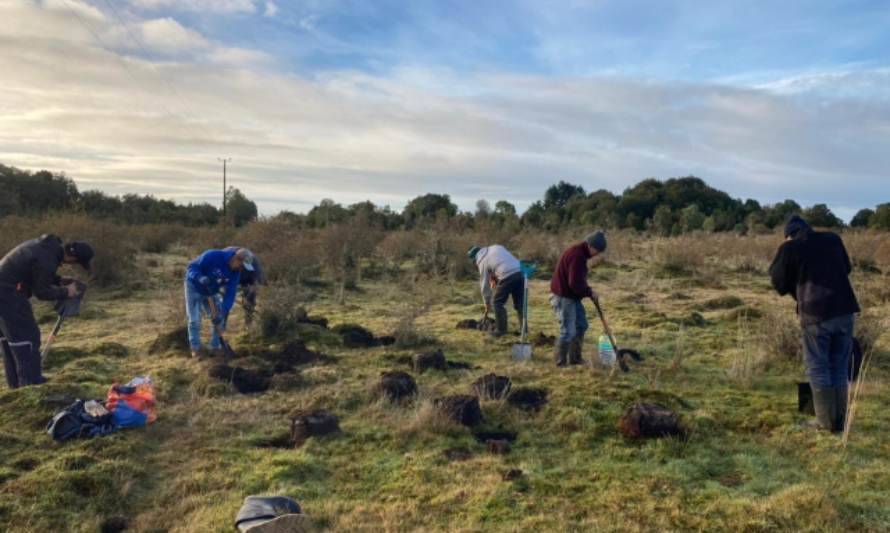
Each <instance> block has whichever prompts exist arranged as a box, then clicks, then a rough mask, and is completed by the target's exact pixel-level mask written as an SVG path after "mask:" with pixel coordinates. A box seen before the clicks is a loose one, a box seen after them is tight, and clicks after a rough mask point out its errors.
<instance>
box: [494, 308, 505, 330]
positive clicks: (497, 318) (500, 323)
mask: <svg viewBox="0 0 890 533" xmlns="http://www.w3.org/2000/svg"><path fill="white" fill-rule="evenodd" d="M494 323H495V329H494V331H492V332H491V336H492V337H502V336H504V335H506V334H507V308H506V307H495V308H494Z"/></svg>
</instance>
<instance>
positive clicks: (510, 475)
mask: <svg viewBox="0 0 890 533" xmlns="http://www.w3.org/2000/svg"><path fill="white" fill-rule="evenodd" d="M523 475H524V474H523V472H522V470H520V469H518V468H511V469H510V470H507V471H506V472H504V475H503V476H501V479H503V480H504V481H516V480H517V479H520V478H522V476H523Z"/></svg>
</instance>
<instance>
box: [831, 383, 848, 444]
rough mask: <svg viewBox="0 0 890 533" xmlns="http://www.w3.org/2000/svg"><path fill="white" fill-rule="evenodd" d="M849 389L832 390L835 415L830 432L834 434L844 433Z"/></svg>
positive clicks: (837, 388)
mask: <svg viewBox="0 0 890 533" xmlns="http://www.w3.org/2000/svg"><path fill="white" fill-rule="evenodd" d="M848 392H849V389H848V388H847V387H836V388H835V389H834V397H835V414H834V424H833V425H832V428H831V431H833V432H835V433H840V432H842V431H844V426H845V424H846V422H847V393H848Z"/></svg>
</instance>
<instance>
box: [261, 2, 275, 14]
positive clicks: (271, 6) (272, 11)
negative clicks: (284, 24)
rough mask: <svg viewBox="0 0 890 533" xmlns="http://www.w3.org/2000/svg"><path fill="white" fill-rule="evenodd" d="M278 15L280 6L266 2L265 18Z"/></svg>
mask: <svg viewBox="0 0 890 533" xmlns="http://www.w3.org/2000/svg"><path fill="white" fill-rule="evenodd" d="M277 14H278V6H277V5H275V2H266V10H265V11H264V12H263V16H266V17H270V18H272V17H274V16H275V15H277Z"/></svg>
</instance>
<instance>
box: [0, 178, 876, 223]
mask: <svg viewBox="0 0 890 533" xmlns="http://www.w3.org/2000/svg"><path fill="white" fill-rule="evenodd" d="M0 190H2V191H3V194H2V195H0V217H2V216H5V215H10V214H18V215H32V214H41V213H46V212H50V211H75V212H82V213H85V214H88V215H90V216H95V217H98V218H104V219H109V220H114V221H118V222H123V223H128V224H153V223H180V224H183V225H186V226H208V225H216V224H219V223H220V222H222V221H223V215H222V212H221V210H220V209H218V208H217V207H215V206H213V205H210V204H207V203H200V204H191V203H190V204H186V205H182V204H177V203H175V202H172V201H170V200H160V199H157V198H154V197H152V196H140V195H134V194H128V195H124V196H120V197H118V196H109V195H107V194H105V193H102V192H100V191H94V190H91V191H85V192H79V191H78V189H77V186H76V185H75V183H74V181H72V180H71V179H70V178H68V177H66V176H65V175H64V174H53V173H50V172H48V171H45V170H42V171H39V172H36V173H31V172H27V171H23V170H19V169H16V168H14V167H8V166H4V165H0ZM226 205H227V209H226V219H227V220H226V221H227V222H229V223H232V224H234V225H236V226H241V225H243V224H246V223H247V222H250V221H252V220H255V219H256V218H257V207H256V204H255V203H254V202H253V201H251V200H249V199H248V198H247V197H246V196H244V194H243V193H241V191H239V190H238V189H235V188H230V189H229V191H228V193H227V196H226ZM792 214H801V215H802V216H804V217H805V218H806V219H807V220H808V221H809V222H810V223H811V224H812V225H814V226H817V227H827V228H840V227H844V226H846V224H845V223H844V221H843V220H841V219H840V218H838V217H837V216H836V215H835V214H834V213H832V212H831V210H830V209H829V208H828V206H827V205H826V204H816V205H813V206H809V207H803V206H801V205H799V204H798V203H797V202H795V201H794V200H785V201H783V202H778V203H775V204H768V205H761V204H760V202H758V201H757V200H753V199H747V200H744V201H743V200H741V199H737V198H732V197H731V196H730V195H729V194H727V193H726V192H723V191H720V190H717V189H715V188H713V187H711V186H709V185H708V184H707V183H705V182H704V180H702V179H700V178H697V177H694V176H688V177H683V178H671V179H668V180H664V181H661V180H657V179H652V178H650V179H645V180H643V181H641V182H639V183H637V184H636V185H634V186H632V187H628V188H627V189H625V190H624V191H623V192H622V193H621V194H615V193H612V192H611V191H608V190H605V189H599V190H595V191H593V192H587V191H586V190H585V189H584V187H582V186H580V185H575V184H572V183H568V182H565V181H560V182H559V183H557V184H555V185H552V186H550V187H549V188H548V189H547V190H546V191H545V193H544V197H543V198H542V199H541V200H539V201H536V202H534V203H533V204H532V205H530V206H529V207H528V209H526V210H525V211H524V212H523V213H521V214H520V213H519V212H518V211H517V209H516V207H515V206H514V205H513V204H511V203H510V202H508V201H506V200H500V201H497V202H496V203H495V204H494V206H492V205H491V204H490V203H489V202H488V201H487V200H479V201H478V202H476V208H475V211H461V210H460V209H458V206H457V205H455V204H454V202H452V201H451V198H450V196H449V195H447V194H436V193H429V194H424V195H421V196H418V197H416V198H414V199H412V200H411V201H410V202H408V203H407V205H406V206H405V208H404V209H403V210H402V211H396V210H393V209H391V208H390V207H389V206H383V207H381V206H378V205H375V204H373V203H372V202H370V201H365V202H359V203H356V204H352V205H342V204H339V203H337V202H335V201H334V200H330V199H325V200H322V201H321V202H320V203H319V204H318V205H317V206H315V207H313V208H312V209H311V210H310V211H309V212H308V213H305V214H298V213H293V212H290V211H282V212H280V213H278V214H277V215H275V216H273V217H271V218H272V219H275V220H278V221H283V222H287V223H289V224H291V225H294V226H298V227H305V228H325V227H329V226H333V225H338V224H340V223H342V222H346V221H353V220H356V219H357V220H361V221H362V222H363V223H365V224H368V225H370V226H373V227H376V228H379V229H381V230H396V229H412V228H417V227H431V226H433V225H435V224H437V223H441V222H445V221H447V222H449V225H450V226H451V227H466V228H474V227H497V228H501V229H517V230H518V229H520V228H530V229H543V230H549V231H558V230H561V229H565V228H570V227H594V226H596V227H602V228H606V229H634V230H638V231H648V232H651V233H654V234H658V235H665V236H667V235H678V234H682V233H689V232H694V231H705V232H724V231H735V232H738V233H765V232H770V231H773V230H774V229H775V228H776V227H778V226H780V225H782V224H783V223H784V222H785V220H787V218H788V217H789V216H790V215H792ZM849 225H850V226H851V227H868V228H875V229H885V230H890V203H883V204H880V205H878V206H876V207H875V208H874V209H862V210H860V211H859V212H858V213H857V214H856V216H854V217H853V219H852V220H851V221H850V224H849Z"/></svg>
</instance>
